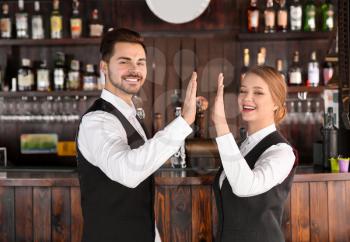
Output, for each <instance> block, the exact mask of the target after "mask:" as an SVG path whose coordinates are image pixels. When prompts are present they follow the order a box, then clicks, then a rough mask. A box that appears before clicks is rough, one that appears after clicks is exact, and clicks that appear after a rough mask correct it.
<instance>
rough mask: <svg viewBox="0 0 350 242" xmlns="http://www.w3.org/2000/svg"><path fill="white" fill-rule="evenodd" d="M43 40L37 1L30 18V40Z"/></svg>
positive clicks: (42, 26) (41, 19) (41, 21)
mask: <svg viewBox="0 0 350 242" xmlns="http://www.w3.org/2000/svg"><path fill="white" fill-rule="evenodd" d="M43 38H44V22H43V16H42V15H41V14H40V3H39V1H35V2H34V14H33V16H32V39H43Z"/></svg>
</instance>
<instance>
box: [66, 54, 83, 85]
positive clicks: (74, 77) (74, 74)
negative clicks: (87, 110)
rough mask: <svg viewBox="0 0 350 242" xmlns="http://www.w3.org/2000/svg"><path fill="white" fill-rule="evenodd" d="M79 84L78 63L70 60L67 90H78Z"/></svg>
mask: <svg viewBox="0 0 350 242" xmlns="http://www.w3.org/2000/svg"><path fill="white" fill-rule="evenodd" d="M80 83H81V74H80V62H79V61H78V60H72V61H71V63H70V70H69V71H68V79H67V90H79V89H80Z"/></svg>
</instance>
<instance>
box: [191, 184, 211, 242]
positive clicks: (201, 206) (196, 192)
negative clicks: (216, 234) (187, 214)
mask: <svg viewBox="0 0 350 242" xmlns="http://www.w3.org/2000/svg"><path fill="white" fill-rule="evenodd" d="M211 200H212V196H211V187H210V186H201V187H197V186H193V187H192V231H193V232H192V241H203V242H211V241H212V220H211V211H212V210H211V209H212V207H211V206H212V205H211Z"/></svg>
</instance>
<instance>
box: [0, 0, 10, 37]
mask: <svg viewBox="0 0 350 242" xmlns="http://www.w3.org/2000/svg"><path fill="white" fill-rule="evenodd" d="M0 30H1V38H4V39H10V38H12V20H11V17H10V15H9V5H8V4H7V3H3V4H2V13H1V17H0Z"/></svg>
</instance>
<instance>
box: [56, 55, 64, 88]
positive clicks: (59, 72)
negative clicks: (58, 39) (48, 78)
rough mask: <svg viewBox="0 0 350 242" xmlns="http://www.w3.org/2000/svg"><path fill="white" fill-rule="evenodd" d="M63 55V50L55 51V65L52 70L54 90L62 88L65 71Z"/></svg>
mask: <svg viewBox="0 0 350 242" xmlns="http://www.w3.org/2000/svg"><path fill="white" fill-rule="evenodd" d="M64 64H65V55H64V53H63V52H56V56H55V67H54V70H53V83H54V87H55V90H56V91H61V90H63V89H64V85H65V79H66V73H65V69H64Z"/></svg>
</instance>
